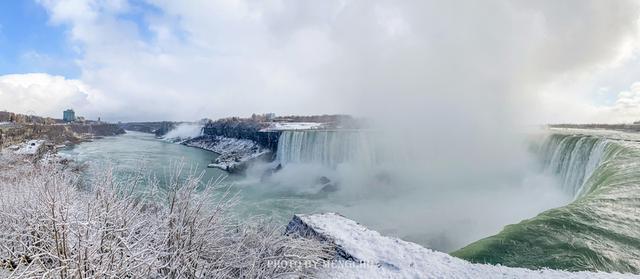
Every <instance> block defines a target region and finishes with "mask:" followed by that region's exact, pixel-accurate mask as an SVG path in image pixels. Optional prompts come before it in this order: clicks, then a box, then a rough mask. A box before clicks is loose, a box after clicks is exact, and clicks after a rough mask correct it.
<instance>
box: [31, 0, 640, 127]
mask: <svg viewBox="0 0 640 279" xmlns="http://www.w3.org/2000/svg"><path fill="white" fill-rule="evenodd" d="M39 2H40V3H41V4H42V5H43V7H45V8H46V9H47V10H48V11H49V13H50V15H51V21H52V23H54V24H61V25H64V26H67V27H68V28H69V38H70V42H71V44H72V46H73V47H74V48H76V49H78V52H79V53H80V56H79V57H78V59H77V63H78V66H79V68H80V70H81V76H80V78H79V79H80V80H82V81H83V82H84V83H85V84H88V85H91V87H93V88H96V89H99V90H100V92H105V98H107V99H108V100H109V102H108V103H111V104H118V105H119V106H112V107H103V106H101V104H95V110H94V111H92V112H91V113H96V114H102V116H103V117H104V118H107V119H112V120H119V119H125V120H128V119H139V120H151V119H197V118H200V117H203V116H209V117H221V116H228V115H238V114H239V115H248V114H250V113H252V112H268V111H273V112H276V113H280V114H281V113H301V114H311V113H337V112H344V113H358V114H367V115H371V114H373V115H377V114H379V112H380V111H384V110H389V109H391V110H394V111H395V112H396V113H400V114H405V116H411V115H414V116H417V117H418V118H423V119H434V121H435V119H438V120H439V121H442V119H445V120H451V122H453V123H455V124H466V123H464V122H470V121H471V122H473V121H480V120H482V121H486V122H488V123H492V124H493V125H501V124H507V123H498V124H496V121H499V122H503V121H508V122H515V121H519V120H521V119H523V118H534V119H536V118H539V117H540V116H541V115H543V116H546V115H548V114H546V113H544V112H545V111H546V110H547V108H546V107H544V104H545V103H547V102H548V101H550V100H554V99H564V98H569V99H573V100H574V101H575V100H579V99H580V98H581V97H580V94H567V96H566V97H563V96H559V97H555V96H552V97H551V98H549V99H544V98H545V97H544V96H546V95H556V94H564V93H563V92H564V91H566V88H562V87H556V89H557V91H554V92H559V93H553V94H546V95H545V94H540V92H541V91H542V89H544V88H546V85H547V84H549V83H556V82H557V81H558V80H562V79H573V78H574V77H575V76H577V75H578V76H579V75H594V73H597V72H601V71H606V70H607V69H609V68H611V67H616V66H619V65H621V61H623V60H625V59H628V58H629V57H631V56H632V54H633V53H634V52H635V51H636V49H637V35H638V24H637V19H638V3H637V2H634V1H616V2H610V1H606V2H605V1H566V2H563V3H562V4H558V3H557V2H556V1H536V2H534V3H532V2H524V1H522V2H520V1H502V0H495V1H483V2H481V3H480V2H477V1H448V2H446V3H442V2H440V1H402V2H396V1H384V0H382V1H341V0H336V1H308V2H307V1H289V0H275V1H249V0H246V1H244V0H240V1H201V2H197V3H196V2H189V1H167V0H148V1H145V2H143V3H145V5H149V6H153V7H154V9H153V11H145V10H143V9H141V8H140V7H139V4H140V3H141V2H137V3H136V2H129V1H126V0H119V1H102V0H91V1H81V0H40V1H39ZM137 5H138V6H137ZM140 11H142V13H141V15H139V14H135V15H134V14H133V13H138V12H140ZM134 17H140V18H138V19H136V20H134V19H133V18H134ZM149 34H150V35H149ZM583 89H584V90H593V91H594V92H595V91H596V90H597V88H583ZM540 97H542V98H543V99H544V100H542V101H539V100H538V99H539V98H540ZM574 97H576V98H577V99H574ZM363 100H366V101H363ZM582 101H583V100H580V102H582ZM522 105H526V106H527V110H522V109H520V106H522ZM425 111H429V112H430V113H433V114H434V115H437V116H438V117H434V116H433V115H431V114H424V113H423V112H425ZM564 112H566V110H563V109H562V108H560V109H559V110H556V111H555V112H554V113H556V114H558V118H563V113H564ZM577 115H578V114H576V115H574V116H575V117H576V118H578V119H583V118H580V117H577ZM551 120H553V119H551ZM423 124H424V125H427V126H428V125H434V126H435V125H437V123H428V122H427V123H423ZM470 125H476V124H474V123H472V124H470Z"/></svg>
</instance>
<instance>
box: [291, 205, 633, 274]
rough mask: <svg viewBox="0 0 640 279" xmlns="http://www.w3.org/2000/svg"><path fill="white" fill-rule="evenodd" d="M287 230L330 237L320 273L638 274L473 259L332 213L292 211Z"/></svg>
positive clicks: (324, 238) (327, 238)
mask: <svg viewBox="0 0 640 279" xmlns="http://www.w3.org/2000/svg"><path fill="white" fill-rule="evenodd" d="M287 231H288V233H293V232H296V233H301V234H303V235H306V236H315V237H319V238H320V239H323V240H327V241H330V242H333V243H334V244H335V245H336V247H337V248H336V249H337V254H338V255H339V257H338V258H339V259H338V260H336V261H334V262H331V263H330V264H326V265H324V266H325V267H324V268H323V269H321V270H320V272H319V274H318V277H320V278H638V277H637V276H636V275H632V274H620V273H602V272H599V273H595V272H567V271H559V270H549V269H542V270H530V269H525V268H513V267H505V266H500V265H488V264H474V263H470V262H467V261H465V260H462V259H459V258H455V257H452V256H450V255H448V254H445V253H442V252H437V251H433V250H431V249H427V248H424V247H422V246H420V245H418V244H415V243H411V242H407V241H403V240H400V239H397V238H393V237H387V236H382V235H381V234H380V233H378V232H376V231H373V230H370V229H367V228H365V227H364V226H362V225H360V224H358V223H356V222H355V221H353V220H350V219H347V218H345V217H343V216H341V215H338V214H335V213H323V214H312V215H296V216H294V219H293V220H292V221H291V222H290V223H289V226H287Z"/></svg>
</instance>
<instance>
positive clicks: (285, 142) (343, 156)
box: [277, 131, 378, 168]
mask: <svg viewBox="0 0 640 279" xmlns="http://www.w3.org/2000/svg"><path fill="white" fill-rule="evenodd" d="M377 157H378V156H377V152H376V151H375V146H374V144H373V142H372V140H371V137H370V135H369V134H368V133H367V132H363V131H283V132H282V134H281V135H280V139H279V141H278V152H277V160H278V161H279V162H280V163H281V164H282V165H287V164H292V163H298V164H300V163H302V164H319V165H322V166H326V167H330V168H335V167H336V166H338V165H339V164H342V163H347V162H349V163H354V164H360V165H364V166H371V165H374V164H375V163H376V162H377V160H378V158H377Z"/></svg>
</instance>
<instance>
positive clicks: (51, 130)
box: [0, 123, 124, 149]
mask: <svg viewBox="0 0 640 279" xmlns="http://www.w3.org/2000/svg"><path fill="white" fill-rule="evenodd" d="M120 134H124V130H123V129H122V128H120V127H119V126H118V125H115V124H108V123H96V124H79V123H78V124H75V123H74V124H14V123H12V124H4V125H0V149H1V148H4V147H7V146H10V145H13V144H18V143H22V142H24V141H26V140H30V139H43V140H47V141H49V142H51V143H53V144H62V143H65V142H70V143H79V142H81V141H83V140H85V139H87V138H92V137H103V136H115V135H120Z"/></svg>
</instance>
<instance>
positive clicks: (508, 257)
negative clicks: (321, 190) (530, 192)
mask: <svg viewBox="0 0 640 279" xmlns="http://www.w3.org/2000/svg"><path fill="white" fill-rule="evenodd" d="M636 140H637V139H635V138H633V137H631V138H628V137H627V138H625V137H619V136H617V135H616V134H614V135H612V136H607V135H600V134H598V135H589V134H586V135H584V134H573V133H566V132H564V133H558V134H554V135H551V136H549V137H548V138H547V139H546V141H545V142H544V144H542V145H541V146H540V148H539V150H538V155H539V156H540V159H541V161H542V163H543V165H544V166H545V168H546V171H547V172H550V173H552V174H553V175H555V176H557V177H558V178H559V180H561V181H562V185H563V187H564V189H565V190H566V191H569V192H571V194H573V195H574V196H575V200H574V201H573V202H571V203H570V204H568V205H566V206H563V207H559V208H555V209H551V210H547V211H545V212H542V213H540V214H539V215H538V216H536V217H534V218H531V219H527V220H524V221H522V222H520V223H518V224H513V225H508V226H506V227H505V228H504V229H503V230H502V231H501V232H500V233H498V234H496V235H494V236H491V237H487V238H485V239H482V240H479V241H476V242H474V243H472V244H470V245H468V246H466V247H464V248H462V249H460V250H458V251H455V252H453V253H452V255H454V256H457V257H460V258H463V259H467V260H469V261H472V262H478V263H491V264H502V265H506V266H514V267H526V268H534V269H535V268H542V267H548V268H553V269H564V270H572V271H578V270H591V271H596V270H597V271H608V272H612V271H617V272H631V273H639V272H640V144H638V142H636Z"/></svg>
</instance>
